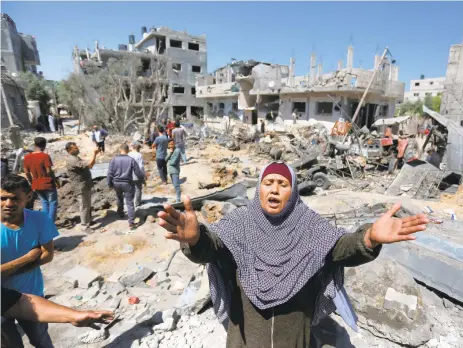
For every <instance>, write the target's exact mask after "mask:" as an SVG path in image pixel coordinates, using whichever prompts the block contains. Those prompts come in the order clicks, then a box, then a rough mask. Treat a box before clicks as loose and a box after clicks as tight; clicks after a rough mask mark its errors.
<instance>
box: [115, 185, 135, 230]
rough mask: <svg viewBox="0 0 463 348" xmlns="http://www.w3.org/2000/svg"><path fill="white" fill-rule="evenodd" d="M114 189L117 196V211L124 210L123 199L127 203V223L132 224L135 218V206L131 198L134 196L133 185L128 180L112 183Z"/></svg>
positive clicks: (121, 211)
mask: <svg viewBox="0 0 463 348" xmlns="http://www.w3.org/2000/svg"><path fill="white" fill-rule="evenodd" d="M114 191H116V197H117V212H118V213H119V214H120V213H123V212H124V199H125V204H126V205H127V215H128V216H129V224H130V225H132V224H133V221H134V220H135V206H134V203H133V199H134V197H135V185H134V184H133V183H128V182H120V183H117V182H115V183H114Z"/></svg>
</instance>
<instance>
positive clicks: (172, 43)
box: [170, 40, 182, 48]
mask: <svg viewBox="0 0 463 348" xmlns="http://www.w3.org/2000/svg"><path fill="white" fill-rule="evenodd" d="M170 47H175V48H182V41H178V40H170Z"/></svg>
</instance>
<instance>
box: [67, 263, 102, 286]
mask: <svg viewBox="0 0 463 348" xmlns="http://www.w3.org/2000/svg"><path fill="white" fill-rule="evenodd" d="M100 277H101V276H100V274H99V273H97V272H96V271H94V270H92V269H90V268H87V267H85V266H82V265H77V266H75V267H73V268H71V269H70V270H69V271H67V272H65V273H64V274H63V278H64V279H65V280H66V281H68V282H70V283H71V284H73V285H74V287H79V288H82V289H88V288H89V287H90V286H91V285H92V283H93V282H94V281H95V280H98V279H100Z"/></svg>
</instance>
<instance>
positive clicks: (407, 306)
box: [384, 288, 418, 319]
mask: <svg viewBox="0 0 463 348" xmlns="http://www.w3.org/2000/svg"><path fill="white" fill-rule="evenodd" d="M417 304H418V298H417V297H416V296H414V295H407V294H404V293H401V292H398V291H395V289H393V288H387V291H386V296H384V308H386V309H397V310H400V311H403V312H405V313H406V314H407V315H408V317H409V318H410V319H415V315H416V307H417Z"/></svg>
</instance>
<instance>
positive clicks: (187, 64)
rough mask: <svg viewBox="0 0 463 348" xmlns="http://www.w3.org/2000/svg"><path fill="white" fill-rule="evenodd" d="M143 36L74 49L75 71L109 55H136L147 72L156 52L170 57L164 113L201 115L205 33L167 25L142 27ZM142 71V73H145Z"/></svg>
mask: <svg viewBox="0 0 463 348" xmlns="http://www.w3.org/2000/svg"><path fill="white" fill-rule="evenodd" d="M141 32H142V37H141V39H140V40H139V41H138V42H136V40H135V35H129V43H128V45H127V44H120V45H119V48H118V50H112V49H107V48H105V47H102V46H100V44H99V43H98V42H96V43H95V49H94V51H93V52H91V51H90V50H89V49H85V50H81V49H78V48H75V49H74V54H73V56H74V71H75V72H76V73H88V72H89V71H91V70H92V68H94V67H99V68H104V67H105V65H106V64H107V62H108V60H109V59H110V58H116V59H118V58H122V57H124V56H136V57H139V58H140V59H141V61H142V65H143V70H144V72H148V71H149V70H150V66H149V65H150V61H151V58H152V57H153V55H154V54H156V55H159V56H160V57H162V58H163V59H166V60H167V69H166V70H167V72H166V74H167V76H166V78H167V81H168V84H169V92H168V93H169V96H168V97H167V98H166V108H165V115H164V116H167V117H169V118H170V119H173V118H176V117H179V118H187V119H191V117H192V116H197V117H199V116H202V115H203V113H204V110H203V109H204V105H205V102H204V101H203V100H202V99H197V98H196V90H195V81H196V76H197V75H198V74H201V73H205V72H207V45H206V36H205V35H200V36H193V35H190V34H188V33H187V32H185V31H175V30H172V29H169V28H166V27H159V28H151V29H150V30H149V31H148V30H147V28H146V27H142V31H141ZM142 75H143V74H142Z"/></svg>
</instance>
